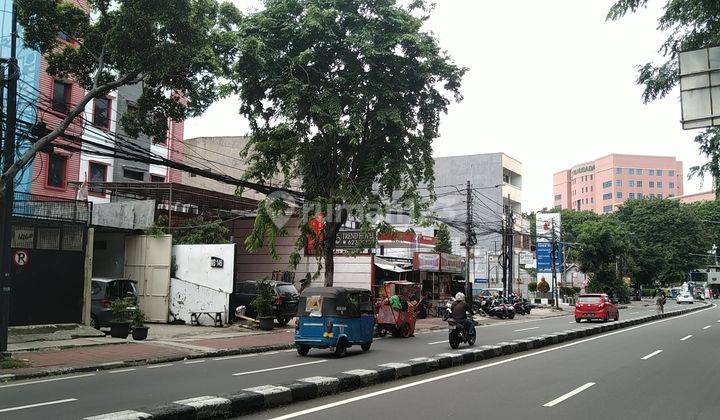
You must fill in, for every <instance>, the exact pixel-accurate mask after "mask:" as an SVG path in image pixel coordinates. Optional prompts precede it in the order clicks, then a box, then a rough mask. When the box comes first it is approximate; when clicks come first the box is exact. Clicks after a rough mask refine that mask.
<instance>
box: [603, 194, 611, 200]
mask: <svg viewBox="0 0 720 420" xmlns="http://www.w3.org/2000/svg"><path fill="white" fill-rule="evenodd" d="M610 199H612V193H607V194H603V200H610Z"/></svg>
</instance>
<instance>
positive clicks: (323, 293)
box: [295, 287, 375, 357]
mask: <svg viewBox="0 0 720 420" xmlns="http://www.w3.org/2000/svg"><path fill="white" fill-rule="evenodd" d="M374 331H375V308H374V306H373V297H372V294H371V293H370V292H369V291H368V290H362V289H348V288H344V287H311V288H308V289H306V290H304V291H303V292H302V294H300V302H299V304H298V319H297V324H296V326H295V347H296V348H297V352H298V354H299V355H300V356H307V354H308V353H309V352H310V349H311V348H316V349H328V348H329V349H333V352H334V353H335V356H337V357H342V356H344V355H345V352H346V351H347V349H348V348H349V347H351V346H355V345H359V346H360V347H361V348H362V349H363V351H368V350H370V346H371V345H372V341H373V333H374Z"/></svg>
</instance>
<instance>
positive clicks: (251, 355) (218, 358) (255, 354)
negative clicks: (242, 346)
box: [213, 353, 258, 361]
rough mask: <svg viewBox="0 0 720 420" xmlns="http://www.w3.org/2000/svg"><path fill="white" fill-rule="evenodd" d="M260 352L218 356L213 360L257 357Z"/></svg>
mask: <svg viewBox="0 0 720 420" xmlns="http://www.w3.org/2000/svg"><path fill="white" fill-rule="evenodd" d="M257 355H258V353H250V354H237V355H235V356H224V357H216V358H214V359H213V360H215V361H218V360H231V359H244V358H246V357H255V356H257Z"/></svg>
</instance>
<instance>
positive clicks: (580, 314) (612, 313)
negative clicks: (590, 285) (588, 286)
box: [575, 293, 620, 322]
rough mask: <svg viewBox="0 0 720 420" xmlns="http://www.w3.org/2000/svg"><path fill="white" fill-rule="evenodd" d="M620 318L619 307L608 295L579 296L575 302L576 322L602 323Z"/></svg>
mask: <svg viewBox="0 0 720 420" xmlns="http://www.w3.org/2000/svg"><path fill="white" fill-rule="evenodd" d="M619 318H620V313H619V312H618V308H617V306H616V305H615V304H614V303H613V302H612V301H611V300H610V297H609V296H608V295H606V294H601V293H597V294H586V295H580V296H578V299H577V301H576V302H575V322H580V321H582V320H583V319H587V320H588V321H589V320H591V319H599V320H601V321H602V322H607V321H609V320H611V319H612V320H614V321H617V320H618V319H619Z"/></svg>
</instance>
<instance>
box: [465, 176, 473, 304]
mask: <svg viewBox="0 0 720 420" xmlns="http://www.w3.org/2000/svg"><path fill="white" fill-rule="evenodd" d="M466 189H467V198H466V200H465V201H466V202H467V203H466V204H467V218H466V219H467V220H466V223H467V225H466V226H465V296H467V298H466V299H465V302H470V303H471V304H472V302H473V299H472V283H470V250H471V248H472V246H473V242H474V240H473V217H472V199H473V195H472V189H471V188H470V180H468V181H467V186H466Z"/></svg>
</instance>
